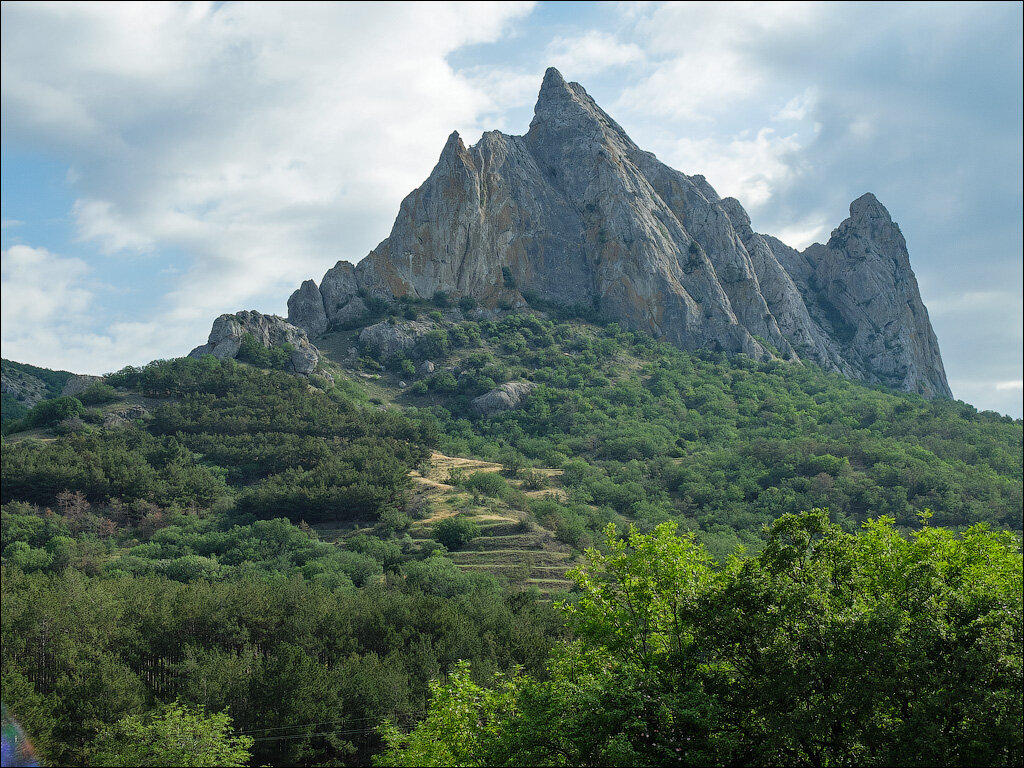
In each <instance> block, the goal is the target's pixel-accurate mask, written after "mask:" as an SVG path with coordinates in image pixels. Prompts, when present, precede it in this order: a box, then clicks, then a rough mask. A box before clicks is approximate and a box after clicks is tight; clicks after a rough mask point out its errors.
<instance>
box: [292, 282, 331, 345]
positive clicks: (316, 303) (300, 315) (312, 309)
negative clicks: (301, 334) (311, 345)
mask: <svg viewBox="0 0 1024 768" xmlns="http://www.w3.org/2000/svg"><path fill="white" fill-rule="evenodd" d="M288 322H289V323H291V324H292V325H294V326H298V327H299V328H302V329H303V330H304V331H305V332H306V334H307V335H308V336H310V337H314V336H319V335H320V334H321V333H323V332H324V331H326V330H327V326H328V325H329V323H328V321H327V312H326V311H324V300H323V296H321V294H320V289H319V288H317V287H316V283H314V282H313V281H312V280H306V281H305V282H304V283H303V284H302V285H300V286H299V289H298V290H297V291H295V293H293V294H292V295H291V296H290V297H289V299H288Z"/></svg>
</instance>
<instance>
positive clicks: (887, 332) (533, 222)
mask: <svg viewBox="0 0 1024 768" xmlns="http://www.w3.org/2000/svg"><path fill="white" fill-rule="evenodd" d="M437 291H443V292H445V293H447V294H449V295H450V296H451V297H453V298H458V297H461V296H471V297H473V298H474V299H475V300H476V301H477V302H478V303H479V304H480V305H481V306H483V307H495V306H501V307H506V308H515V307H521V306H524V305H526V304H527V303H528V301H527V300H528V299H529V300H533V299H534V298H538V299H542V300H545V301H548V302H555V303H558V304H564V305H574V304H583V305H587V306H592V307H594V308H596V309H598V310H599V311H600V312H601V313H602V314H603V315H604V316H606V317H608V318H610V319H615V320H618V321H619V322H621V323H623V324H624V325H625V326H627V327H629V328H633V329H639V330H643V331H646V332H649V333H651V334H652V335H654V336H655V337H657V338H661V339H664V340H667V341H669V342H671V343H673V344H675V345H677V346H679V347H681V348H683V349H703V348H710V349H716V350H721V351H726V352H732V353H738V352H742V353H745V354H747V355H750V356H752V357H754V358H758V359H768V358H771V357H776V356H778V357H781V358H783V359H788V360H793V361H797V360H800V359H801V358H803V359H807V360H811V361H813V362H815V363H817V364H818V365H820V366H822V367H823V368H825V369H826V370H831V371H838V372H841V373H843V374H844V375H846V376H849V377H852V378H857V379H861V380H864V381H867V382H871V383H880V384H885V385H887V386H891V387H895V388H899V389H904V390H907V391H911V392H917V393H920V394H922V395H925V396H928V397H932V396H949V395H950V391H949V387H948V385H947V383H946V377H945V372H944V370H943V366H942V360H941V357H940V355H939V349H938V344H937V342H936V340H935V335H934V333H933V332H932V329H931V324H930V322H929V320H928V313H927V310H926V309H925V307H924V305H923V303H922V302H921V298H920V294H919V291H918V288H917V282H916V279H915V277H914V274H913V271H912V270H911V268H910V262H909V257H908V255H907V252H906V244H905V242H904V240H903V237H902V235H901V234H900V231H899V228H898V226H897V225H896V224H895V223H894V222H893V221H892V219H891V218H890V216H889V214H888V212H887V211H886V210H885V208H884V207H883V206H882V205H881V203H879V202H878V201H877V200H876V199H875V198H874V197H873V196H872V195H865V196H863V197H861V198H859V199H858V200H856V201H854V203H853V204H852V205H851V209H850V218H849V219H847V220H846V221H844V222H843V223H842V224H841V225H840V226H839V227H838V228H837V229H836V230H835V231H834V232H833V233H832V237H831V239H830V240H829V242H828V243H827V244H826V245H820V244H815V245H812V246H810V247H809V248H807V249H805V250H804V251H802V252H797V251H795V250H794V249H792V248H789V247H788V246H786V245H785V244H783V243H782V242H780V241H779V240H777V239H775V238H772V237H770V236H766V235H761V234H758V233H756V232H754V231H753V230H752V229H751V226H750V218H749V216H748V215H747V214H746V212H745V211H744V210H743V208H742V206H741V205H740V203H739V202H738V201H736V200H735V199H732V198H726V199H722V198H720V197H719V196H718V194H717V193H716V192H715V190H714V189H713V188H712V187H711V186H710V185H709V184H708V183H707V181H706V180H705V179H704V177H703V176H687V175H686V174H683V173H680V172H679V171H676V170H673V169H672V168H669V167H668V166H666V165H664V164H663V163H661V162H660V161H658V159H657V158H656V157H655V156H654V155H652V154H651V153H649V152H644V151H643V150H641V149H640V148H639V147H637V146H636V145H635V144H634V143H633V141H632V140H631V139H630V138H629V137H628V136H627V135H626V133H625V132H624V131H623V130H622V128H621V127H620V126H619V125H618V124H617V123H615V121H614V120H612V119H611V117H609V116H608V115H607V114H606V113H605V112H604V111H603V110H602V109H601V108H600V107H599V106H597V104H596V103H595V102H594V101H593V99H591V98H590V96H589V95H588V94H587V93H586V91H585V90H584V89H583V88H582V87H581V86H580V85H578V84H577V83H567V82H565V80H564V79H563V78H562V76H561V75H560V74H559V73H558V71H557V70H554V69H549V70H548V71H547V74H546V75H545V77H544V82H543V84H542V86H541V90H540V95H539V97H538V101H537V105H536V108H535V115H534V118H533V121H532V122H531V124H530V128H529V131H528V132H527V133H526V134H525V135H524V136H509V135H506V134H503V133H500V132H498V131H490V132H488V133H485V134H484V135H483V136H482V138H481V139H480V141H479V142H478V143H477V144H476V145H474V146H472V147H468V148H467V147H466V146H465V144H464V143H463V142H462V139H461V138H460V137H459V135H458V133H453V134H452V135H451V136H450V137H449V139H448V141H447V143H446V144H445V147H444V149H443V150H442V152H441V156H440V159H439V160H438V163H437V165H436V166H435V168H434V169H433V171H432V172H431V174H430V176H429V177H428V178H427V180H426V181H425V182H424V183H423V185H422V186H420V187H419V188H418V189H416V190H414V191H413V192H412V193H410V194H409V195H408V196H407V197H406V198H405V200H403V202H402V204H401V207H400V210H399V213H398V217H397V218H396V220H395V223H394V226H393V228H392V230H391V234H390V236H389V237H388V238H387V239H386V240H384V241H383V242H381V243H380V245H378V246H377V248H375V249H374V250H373V251H371V252H370V254H369V255H368V256H366V258H364V259H363V260H362V261H360V262H359V263H358V264H357V265H352V264H350V263H348V262H347V261H339V262H338V263H337V265H336V266H334V267H333V268H332V269H330V270H329V271H328V272H327V273H326V274H325V275H324V277H323V279H322V280H321V282H320V284H319V285H317V284H316V283H315V282H313V281H312V280H307V281H305V282H304V283H303V284H302V286H301V287H300V288H299V289H298V290H297V291H296V292H295V293H294V294H293V295H292V297H291V298H290V299H289V301H288V319H289V321H290V322H291V323H292V324H294V325H295V326H298V327H301V328H303V329H304V330H305V331H306V332H307V333H308V334H309V335H310V336H313V337H315V336H317V335H318V334H321V333H323V332H324V331H326V330H328V329H330V328H332V327H345V326H347V325H351V324H354V323H358V322H360V321H361V320H364V319H365V318H367V317H368V315H369V314H370V312H369V308H368V303H371V302H373V301H380V300H385V301H391V300H394V299H395V298H396V297H402V296H409V297H413V298H430V297H431V296H433V295H434V294H435V292H437ZM211 341H212V337H211Z"/></svg>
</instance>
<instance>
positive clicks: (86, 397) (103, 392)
mask: <svg viewBox="0 0 1024 768" xmlns="http://www.w3.org/2000/svg"><path fill="white" fill-rule="evenodd" d="M78 399H79V400H81V401H82V403H83V404H84V405H102V404H103V403H109V402H111V401H112V400H116V399H117V390H116V389H114V388H113V387H112V386H110V385H109V384H104V383H103V382H102V381H94V382H93V383H92V384H90V385H89V386H88V387H86V389H85V391H84V392H82V394H80V395H79V396H78Z"/></svg>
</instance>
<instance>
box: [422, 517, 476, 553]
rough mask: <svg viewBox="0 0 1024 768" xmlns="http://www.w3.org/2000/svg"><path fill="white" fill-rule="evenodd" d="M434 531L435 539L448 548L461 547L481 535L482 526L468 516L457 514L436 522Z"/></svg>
mask: <svg viewBox="0 0 1024 768" xmlns="http://www.w3.org/2000/svg"><path fill="white" fill-rule="evenodd" d="M432 532H433V534H434V539H435V540H437V541H439V542H440V543H441V544H443V545H444V546H445V547H447V548H448V549H450V550H451V549H461V548H462V547H463V546H465V545H466V544H467V543H468V542H469V541H470V539H475V538H476V537H477V536H479V535H480V526H479V525H477V524H476V523H474V522H473V521H472V520H470V519H469V518H468V517H465V516H463V515H457V516H455V517H446V518H445V519H444V520H439V521H438V522H436V523H434V526H433V529H432Z"/></svg>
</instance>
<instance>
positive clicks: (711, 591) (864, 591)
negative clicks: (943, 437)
mask: <svg viewBox="0 0 1024 768" xmlns="http://www.w3.org/2000/svg"><path fill="white" fill-rule="evenodd" d="M606 537H607V551H606V552H603V553H602V552H598V551H596V550H590V551H588V564H587V565H586V566H585V567H583V568H581V569H579V570H578V571H577V572H576V573H575V575H574V579H575V581H576V583H577V585H578V587H579V588H580V590H581V592H582V595H581V597H580V599H579V600H578V601H577V602H575V603H573V604H567V605H565V606H564V608H565V610H566V612H567V613H568V615H569V618H570V621H571V623H572V624H573V626H574V627H575V630H576V633H577V636H578V640H576V641H574V642H573V643H568V644H563V645H562V646H561V647H560V650H559V651H558V652H557V653H555V654H554V656H553V658H552V659H551V660H550V662H549V669H548V672H549V676H550V677H549V679H548V680H546V681H539V680H536V679H533V678H531V677H528V676H526V675H513V676H510V677H508V678H505V679H503V680H502V681H499V682H498V683H497V684H495V685H494V686H493V687H491V688H489V689H487V688H481V687H480V686H478V685H477V684H476V683H474V682H473V681H472V680H471V679H470V678H469V674H468V668H466V667H462V668H460V669H458V670H457V671H456V673H455V674H453V675H452V676H451V677H450V678H449V680H448V682H447V684H445V685H441V684H435V686H434V689H433V700H432V703H431V706H430V709H429V711H428V714H427V717H426V719H425V720H424V721H423V722H421V723H420V724H419V725H418V726H417V727H416V728H415V729H414V730H413V731H412V732H411V733H410V734H407V735H403V734H402V733H400V732H399V731H398V730H397V729H396V728H394V727H391V726H386V727H385V729H384V731H383V732H384V735H385V738H386V740H387V742H388V745H389V749H388V751H387V752H385V753H384V754H382V755H381V756H380V757H379V758H378V761H377V764H378V765H680V764H682V765H688V764H701V765H722V764H745V765H1013V764H1020V762H1021V760H1022V758H1024V754H1022V748H1021V744H1022V733H1021V722H1022V682H1021V680H1022V677H1021V673H1022V638H1021V624H1022V583H1021V549H1020V540H1019V539H1017V538H1016V537H1015V536H1014V535H1013V534H1010V533H993V532H990V531H989V530H988V529H986V528H985V527H984V526H976V527H974V528H971V529H969V530H968V531H966V532H964V533H963V534H962V535H961V536H957V535H955V534H953V533H952V532H950V531H948V530H945V529H942V528H934V527H929V526H925V527H924V528H923V529H922V530H920V531H918V532H916V533H914V534H912V535H910V536H909V537H904V536H902V535H900V533H898V532H897V531H896V530H895V528H894V524H893V521H892V520H890V519H886V518H882V519H880V520H877V521H869V522H868V523H867V524H866V525H865V526H864V528H863V530H862V531H860V532H859V533H857V534H849V533H845V532H843V531H842V530H841V529H840V528H838V527H837V526H835V525H832V524H830V523H829V521H828V517H827V515H826V514H825V513H823V512H821V511H819V510H815V511H813V512H810V513H805V514H802V515H786V516H784V517H782V518H780V519H779V520H777V521H776V522H775V523H774V524H773V525H772V526H771V528H770V530H769V531H768V542H767V545H766V547H765V549H764V550H763V551H762V552H761V553H759V554H758V555H757V556H755V557H752V558H749V559H739V558H734V559H732V560H730V561H729V562H728V563H727V564H725V565H724V566H723V567H721V568H717V567H715V565H714V563H713V562H712V561H711V559H710V557H709V556H708V555H707V553H706V552H705V551H704V549H703V547H701V546H699V545H697V544H695V543H694V540H693V538H692V535H691V536H688V537H678V536H676V535H675V533H674V526H673V525H671V524H666V525H662V526H659V527H658V528H657V529H656V530H655V531H654V532H652V533H651V534H649V535H644V534H641V533H639V532H637V531H635V530H633V531H631V532H630V533H629V535H628V536H627V537H626V538H624V539H621V538H619V535H618V533H617V532H616V530H615V528H614V527H613V526H609V528H608V529H607V531H606Z"/></svg>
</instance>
